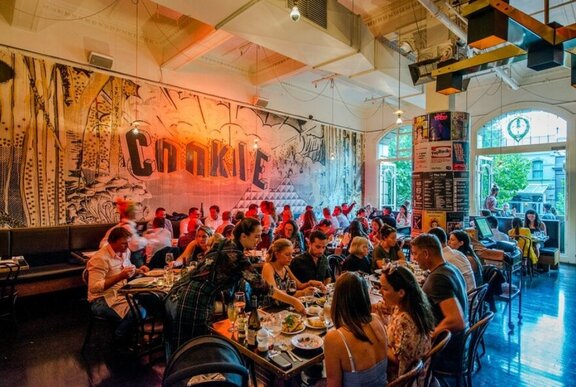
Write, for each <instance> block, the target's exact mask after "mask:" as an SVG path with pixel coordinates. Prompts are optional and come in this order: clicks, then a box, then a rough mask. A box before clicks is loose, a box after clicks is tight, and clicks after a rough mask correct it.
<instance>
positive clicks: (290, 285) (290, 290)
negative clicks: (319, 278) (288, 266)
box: [288, 280, 297, 296]
mask: <svg viewBox="0 0 576 387" xmlns="http://www.w3.org/2000/svg"><path fill="white" fill-rule="evenodd" d="M296 290H297V289H296V281H292V280H290V281H288V294H289V295H290V296H293V295H294V294H296Z"/></svg>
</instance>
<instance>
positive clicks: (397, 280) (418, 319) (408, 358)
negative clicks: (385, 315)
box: [380, 263, 435, 381]
mask: <svg viewBox="0 0 576 387" xmlns="http://www.w3.org/2000/svg"><path fill="white" fill-rule="evenodd" d="M380 285H381V289H380V291H381V293H382V297H383V298H384V303H385V305H386V306H387V307H389V308H393V313H392V315H391V316H390V320H389V322H388V325H387V328H386V333H387V336H388V380H389V381H391V380H394V379H396V378H397V377H398V376H399V375H402V374H404V373H405V372H406V371H408V370H409V369H410V367H411V365H412V364H413V363H414V362H415V361H416V360H418V359H421V358H422V356H423V355H424V354H425V353H426V352H427V351H428V350H430V345H431V336H432V331H433V330H434V326H435V321H434V315H433V314H432V308H431V306H430V303H429V301H428V298H427V297H426V295H425V294H424V292H423V291H422V288H421V287H420V285H418V282H417V281H416V277H414V275H413V274H412V272H411V271H410V270H409V269H407V268H406V267H404V266H401V265H398V264H397V263H389V264H388V265H386V266H385V267H384V268H383V269H382V275H381V276H380Z"/></svg>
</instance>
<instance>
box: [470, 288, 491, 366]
mask: <svg viewBox="0 0 576 387" xmlns="http://www.w3.org/2000/svg"><path fill="white" fill-rule="evenodd" d="M487 292H488V284H484V285H482V286H479V287H477V288H476V289H472V290H470V291H469V292H468V323H469V324H470V326H472V325H474V324H476V323H477V322H478V320H479V319H480V317H481V316H484V313H485V312H486V303H485V302H484V300H485V298H486V293H487ZM480 345H481V346H482V356H484V353H486V345H485V344H484V338H481V339H480ZM474 356H475V357H476V364H477V365H478V370H480V369H481V368H482V364H481V363H480V357H481V356H480V355H479V354H478V353H476V354H475V355H474Z"/></svg>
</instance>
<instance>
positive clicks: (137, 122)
mask: <svg viewBox="0 0 576 387" xmlns="http://www.w3.org/2000/svg"><path fill="white" fill-rule="evenodd" d="M135 4H136V58H135V59H136V60H135V61H134V62H135V65H136V78H138V51H139V49H140V42H139V37H140V25H139V17H140V15H139V8H140V4H139V1H138V0H136V2H135ZM134 85H135V89H136V93H135V96H136V108H135V112H134V117H135V118H136V119H135V120H134V121H132V123H131V124H130V126H131V127H132V128H131V129H130V130H131V131H132V133H134V134H138V133H139V129H138V125H140V120H139V119H138V86H137V85H136V82H134Z"/></svg>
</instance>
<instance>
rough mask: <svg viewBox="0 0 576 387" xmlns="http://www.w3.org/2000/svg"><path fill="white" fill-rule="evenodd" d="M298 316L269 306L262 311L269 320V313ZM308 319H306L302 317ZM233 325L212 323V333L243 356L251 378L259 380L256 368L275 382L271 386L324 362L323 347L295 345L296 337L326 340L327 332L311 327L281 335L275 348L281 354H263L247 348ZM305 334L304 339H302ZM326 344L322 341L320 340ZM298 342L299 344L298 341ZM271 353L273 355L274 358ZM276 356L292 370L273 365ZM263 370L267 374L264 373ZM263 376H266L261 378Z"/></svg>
mask: <svg viewBox="0 0 576 387" xmlns="http://www.w3.org/2000/svg"><path fill="white" fill-rule="evenodd" d="M271 313H272V314H281V313H286V315H287V314H290V313H292V314H296V313H295V312H289V311H286V310H284V309H282V310H279V311H278V307H268V308H263V309H259V315H260V317H261V319H264V318H266V316H267V315H268V314H271ZM301 318H303V319H305V318H307V317H304V316H302V317H301ZM231 326H232V322H231V321H230V320H229V319H225V320H221V321H217V322H215V323H213V324H212V331H213V332H214V333H215V334H217V335H219V336H221V337H224V338H225V339H226V340H228V341H229V342H230V343H232V344H233V345H234V347H236V349H238V351H239V352H240V353H241V354H242V356H243V357H244V358H245V359H246V361H247V364H248V368H249V370H250V374H251V378H252V379H253V380H256V369H257V368H258V369H259V372H258V374H260V375H261V377H262V376H265V377H267V378H271V379H272V381H271V382H272V384H274V385H276V384H282V383H284V382H286V381H288V380H290V379H291V378H293V377H294V376H296V375H298V374H300V372H301V371H302V370H304V369H305V368H307V367H309V366H311V365H314V364H318V363H321V362H322V361H323V360H324V349H323V346H320V347H319V348H314V349H302V348H297V347H296V346H295V344H294V343H295V341H294V340H293V339H294V338H296V339H298V337H305V335H314V336H317V337H319V338H323V337H324V336H325V335H326V332H327V329H325V328H324V329H316V328H310V327H309V325H306V326H304V327H303V329H301V330H298V331H296V332H294V333H286V332H282V333H280V335H279V336H278V337H276V338H274V339H273V340H274V347H275V348H279V349H280V351H278V353H273V352H274V351H272V352H271V351H266V352H261V351H259V350H258V348H254V347H251V346H248V345H247V344H246V342H245V338H244V337H243V336H239V335H238V331H234V332H231V331H230V330H229V328H230V327H231ZM300 335H304V336H300ZM320 341H322V342H323V340H320ZM296 343H297V342H296ZM271 354H272V355H273V356H272V357H271ZM274 356H281V357H283V359H284V360H286V361H287V362H288V363H289V367H284V368H281V367H279V366H278V365H277V364H275V363H274V362H273V357H274ZM262 371H264V372H262ZM262 374H264V375H262Z"/></svg>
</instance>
